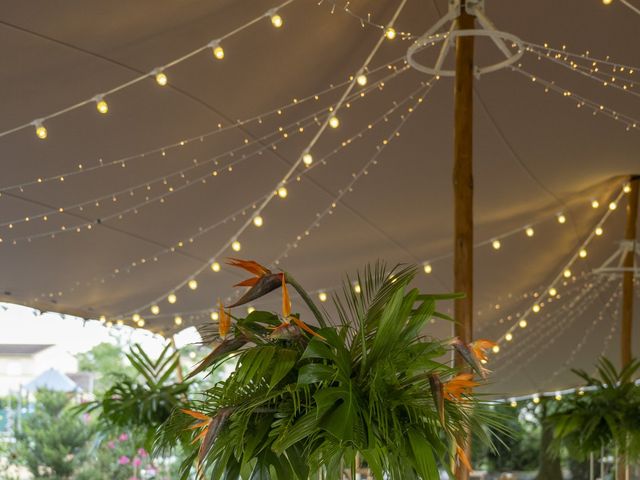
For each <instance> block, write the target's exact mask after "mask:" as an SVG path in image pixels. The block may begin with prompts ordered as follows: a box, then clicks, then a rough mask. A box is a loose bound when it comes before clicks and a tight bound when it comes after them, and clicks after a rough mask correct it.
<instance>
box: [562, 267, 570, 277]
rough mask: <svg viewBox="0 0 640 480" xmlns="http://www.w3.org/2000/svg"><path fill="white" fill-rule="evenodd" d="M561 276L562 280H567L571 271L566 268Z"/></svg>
mask: <svg viewBox="0 0 640 480" xmlns="http://www.w3.org/2000/svg"><path fill="white" fill-rule="evenodd" d="M562 275H564V278H569V277H571V270H569V269H568V268H567V269H565V271H564V272H562Z"/></svg>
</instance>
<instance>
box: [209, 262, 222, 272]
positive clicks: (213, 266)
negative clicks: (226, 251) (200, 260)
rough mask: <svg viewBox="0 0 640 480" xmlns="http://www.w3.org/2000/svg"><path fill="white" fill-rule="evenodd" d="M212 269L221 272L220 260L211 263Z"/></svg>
mask: <svg viewBox="0 0 640 480" xmlns="http://www.w3.org/2000/svg"><path fill="white" fill-rule="evenodd" d="M211 270H213V271H214V272H219V271H220V264H219V263H218V262H213V263H212V264H211Z"/></svg>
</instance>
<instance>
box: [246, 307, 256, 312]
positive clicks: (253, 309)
mask: <svg viewBox="0 0 640 480" xmlns="http://www.w3.org/2000/svg"><path fill="white" fill-rule="evenodd" d="M255 311H256V309H255V307H247V313H253V312H255Z"/></svg>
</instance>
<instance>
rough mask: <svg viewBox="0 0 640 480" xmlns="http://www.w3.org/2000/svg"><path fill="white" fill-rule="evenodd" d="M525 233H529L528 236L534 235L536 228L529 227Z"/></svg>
mask: <svg viewBox="0 0 640 480" xmlns="http://www.w3.org/2000/svg"><path fill="white" fill-rule="evenodd" d="M524 233H526V234H527V237H533V235H534V234H535V233H536V232H535V230H534V229H533V227H527V229H526V230H525V231H524Z"/></svg>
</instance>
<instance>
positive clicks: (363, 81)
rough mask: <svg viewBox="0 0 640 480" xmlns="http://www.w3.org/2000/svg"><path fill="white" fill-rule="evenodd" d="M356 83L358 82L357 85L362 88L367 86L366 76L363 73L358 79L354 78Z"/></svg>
mask: <svg viewBox="0 0 640 480" xmlns="http://www.w3.org/2000/svg"><path fill="white" fill-rule="evenodd" d="M356 82H358V85H360V86H361V87H364V86H365V85H366V84H367V76H366V75H365V74H364V73H362V74H360V75H358V78H356Z"/></svg>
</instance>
